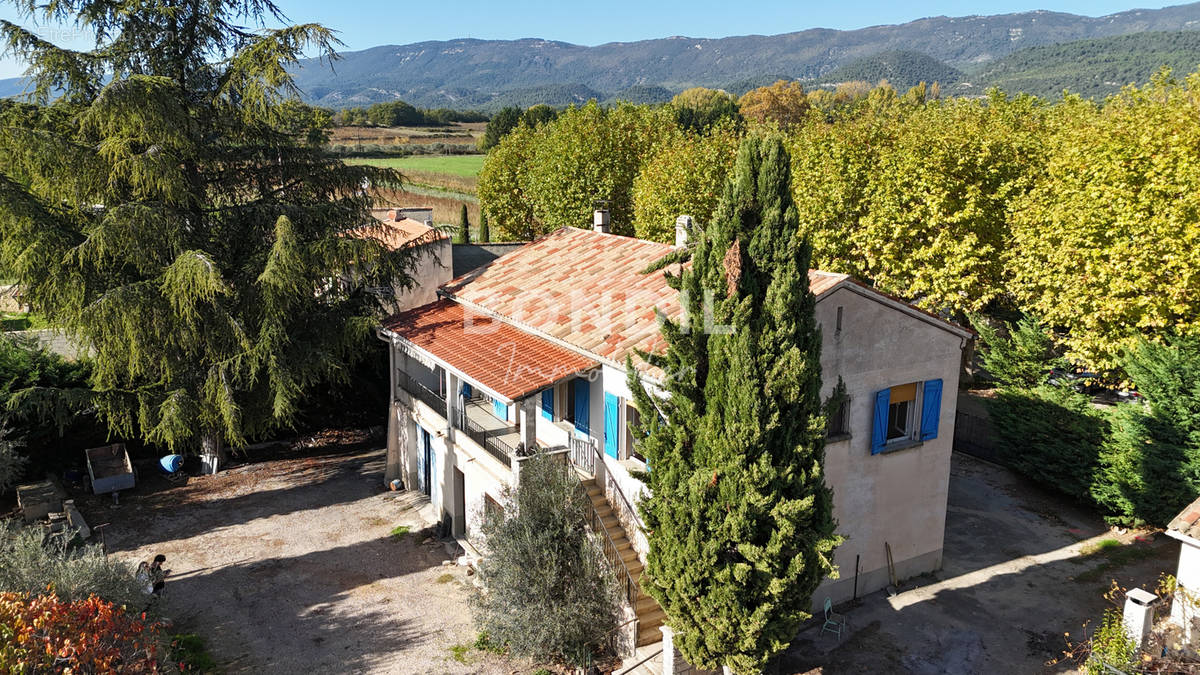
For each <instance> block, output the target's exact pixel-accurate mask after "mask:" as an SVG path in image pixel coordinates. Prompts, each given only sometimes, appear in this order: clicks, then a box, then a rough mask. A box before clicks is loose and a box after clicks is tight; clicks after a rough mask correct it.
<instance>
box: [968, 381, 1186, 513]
mask: <svg viewBox="0 0 1200 675" xmlns="http://www.w3.org/2000/svg"><path fill="white" fill-rule="evenodd" d="M987 407H988V416H989V417H990V418H991V423H992V428H993V429H995V433H996V445H997V448H998V450H999V451H1000V458H1001V460H1002V461H1003V462H1004V463H1006V464H1008V465H1009V466H1011V467H1012V468H1014V469H1016V470H1017V471H1019V472H1021V473H1023V474H1025V475H1026V476H1028V477H1029V478H1031V479H1033V480H1034V481H1036V482H1038V483H1041V484H1042V485H1045V486H1046V487H1048V488H1050V489H1053V490H1058V491H1060V492H1063V493H1065V494H1067V495H1070V496H1071V497H1074V498H1075V499H1079V500H1083V501H1090V500H1091V498H1092V484H1093V480H1094V477H1095V475H1096V470H1097V468H1098V466H1099V455H1100V450H1101V446H1102V445H1103V444H1104V440H1105V438H1106V437H1107V435H1108V420H1107V419H1106V416H1105V414H1104V413H1103V412H1101V411H1099V410H1097V409H1095V408H1094V407H1093V406H1092V404H1091V401H1090V399H1089V398H1088V397H1087V396H1085V395H1083V394H1080V393H1079V392H1076V391H1074V390H1072V389H1068V388H1064V387H1055V386H1051V385H1045V384H1044V385H1040V386H1038V387H1034V388H1032V389H1020V388H1016V387H1007V388H1004V389H1001V390H1000V391H999V392H997V395H996V397H995V398H994V399H989V400H988V402H987ZM1180 508H1182V506H1181V507H1180Z"/></svg>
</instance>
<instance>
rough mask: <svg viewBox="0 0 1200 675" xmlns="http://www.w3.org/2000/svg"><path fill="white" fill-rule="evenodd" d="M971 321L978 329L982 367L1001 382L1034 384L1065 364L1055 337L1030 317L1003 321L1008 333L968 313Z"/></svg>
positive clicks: (1027, 385) (1002, 384)
mask: <svg viewBox="0 0 1200 675" xmlns="http://www.w3.org/2000/svg"><path fill="white" fill-rule="evenodd" d="M971 325H972V326H974V328H975V331H976V332H977V333H979V356H980V358H981V359H982V361H983V368H984V370H986V371H987V372H988V374H989V375H991V376H992V378H993V379H995V380H996V382H997V383H999V384H1000V385H1001V386H1007V387H1036V386H1038V385H1040V384H1045V383H1046V381H1047V380H1049V379H1050V373H1051V371H1053V370H1065V369H1066V368H1067V362H1066V360H1065V359H1063V358H1062V357H1061V356H1059V355H1058V353H1057V351H1056V348H1055V345H1054V339H1053V338H1052V337H1051V336H1050V335H1049V334H1048V333H1047V332H1046V331H1045V330H1044V329H1043V328H1042V327H1041V326H1040V325H1039V324H1038V322H1037V320H1035V319H1034V318H1033V317H1030V316H1026V317H1023V318H1021V320H1019V321H1017V323H1016V324H1011V323H1006V324H1004V332H1005V333H1006V334H1007V337H1004V336H1003V335H1001V331H1000V330H998V329H997V328H995V327H994V326H992V325H991V324H989V323H988V322H987V321H986V320H983V319H982V317H980V316H979V315H973V316H972V317H971Z"/></svg>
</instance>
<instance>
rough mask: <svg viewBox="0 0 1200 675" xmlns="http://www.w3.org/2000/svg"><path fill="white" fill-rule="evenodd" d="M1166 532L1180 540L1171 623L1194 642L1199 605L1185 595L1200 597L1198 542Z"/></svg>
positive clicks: (1186, 638)
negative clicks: (1176, 588)
mask: <svg viewBox="0 0 1200 675" xmlns="http://www.w3.org/2000/svg"><path fill="white" fill-rule="evenodd" d="M1168 534H1171V536H1173V537H1175V538H1176V539H1179V540H1180V543H1179V569H1177V570H1176V571H1175V579H1176V580H1177V581H1178V582H1179V590H1178V591H1177V592H1176V597H1175V599H1174V600H1175V601H1174V602H1172V603H1171V623H1173V624H1175V625H1177V626H1179V627H1180V628H1182V629H1183V635H1184V639H1185V640H1187V641H1188V642H1189V643H1191V644H1195V643H1196V641H1197V638H1200V635H1197V631H1196V628H1197V626H1196V622H1197V621H1198V620H1200V607H1198V606H1197V605H1196V604H1195V603H1193V602H1189V601H1188V600H1187V596H1190V597H1192V598H1200V542H1197V541H1196V540H1195V539H1191V538H1187V537H1181V536H1178V535H1175V534H1173V533H1168Z"/></svg>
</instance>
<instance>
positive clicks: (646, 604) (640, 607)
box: [633, 595, 660, 616]
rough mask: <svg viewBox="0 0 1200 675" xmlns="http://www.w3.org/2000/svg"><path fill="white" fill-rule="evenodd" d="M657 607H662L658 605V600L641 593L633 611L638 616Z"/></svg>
mask: <svg viewBox="0 0 1200 675" xmlns="http://www.w3.org/2000/svg"><path fill="white" fill-rule="evenodd" d="M655 609H660V608H659V606H658V601H657V600H655V599H654V598H652V597H650V596H648V595H639V596H638V599H637V604H636V605H634V606H633V611H634V613H636V614H637V615H638V616H641V615H642V614H644V613H647V612H650V611H652V610H655Z"/></svg>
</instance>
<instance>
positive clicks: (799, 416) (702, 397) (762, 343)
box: [630, 138, 839, 673]
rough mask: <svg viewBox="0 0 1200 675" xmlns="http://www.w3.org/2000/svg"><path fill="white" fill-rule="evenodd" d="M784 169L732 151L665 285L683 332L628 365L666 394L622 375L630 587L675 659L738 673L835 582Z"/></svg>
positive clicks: (811, 333)
mask: <svg viewBox="0 0 1200 675" xmlns="http://www.w3.org/2000/svg"><path fill="white" fill-rule="evenodd" d="M789 165H790V162H789V158H788V155H787V151H786V150H784V148H783V144H782V142H781V141H779V140H778V139H775V138H771V139H759V138H749V139H746V140H745V141H743V143H742V146H741V148H740V150H739V152H738V158H737V164H736V166H735V169H734V172H733V174H732V175H731V176H730V178H729V180H728V182H727V183H726V186H725V191H724V194H723V197H722V200H721V204H720V206H719V207H718V210H717V214H716V217H715V218H714V221H713V222H712V223H711V224H709V225H708V227H707V228H706V229H705V231H704V232H703V233H702V234H701V236H700V237H699V240H698V241H696V242H695V245H694V247H693V248H692V249H691V250H690V252H689V253H688V255H687V256H686V257H690V258H691V265H690V267H684V268H683V270H682V272H681V273H680V275H679V276H671V277H669V278H670V279H671V283H672V285H673V286H674V287H675V288H676V289H678V290H680V291H681V292H682V295H681V299H682V301H683V307H684V317H683V320H681V321H678V322H676V321H671V320H665V319H664V323H663V328H662V330H663V334H664V337H665V338H666V341H667V345H668V347H667V350H666V352H665V353H663V354H657V355H655V354H643V355H642V356H643V358H645V359H647V360H648V361H649V362H650V363H651V364H652V365H655V366H658V367H659V368H662V369H663V370H664V371H665V373H666V375H667V377H666V380H665V389H666V392H667V393H668V394H669V396H668V397H666V398H659V397H656V396H653V395H651V394H649V393H648V392H647V390H646V389H645V388H644V387H643V386H642V384H641V382H640V381H639V380H638V378H637V377H636V375H635V374H634V373H635V371H634V370H633V368H632V363H630V373H631V376H630V386H631V388H632V389H633V392H634V398H635V402H636V404H637V407H638V410H639V412H640V413H641V420H642V421H643V425H642V428H641V429H639V430H638V431H640V432H641V433H642V434H643V435H644V438H643V440H642V441H641V443H640V444H639V449H640V451H641V452H642V453H643V454H644V455H645V456H646V458H647V461H648V463H649V465H650V467H651V471H650V472H649V474H648V481H649V486H650V496H649V497H648V498H647V499H646V500H645V501H644V502H643V503H642V513H643V516H644V520H645V524H646V527H647V529H648V530H649V543H650V552H649V555H648V558H647V564H646V570H645V573H644V575H643V576H642V580H641V583H642V585H643V587H644V589H645V591H646V592H647V593H648V594H649V595H651V596H653V597H654V598H655V599H656V600H658V602H659V604H661V605H662V607H663V609H664V610H665V611H666V613H667V623H668V625H670V626H671V627H672V628H673V629H674V630H675V631H676V645H677V646H678V648H679V650H680V652H681V653H682V654H683V655H684V657H686V658H687V659H688V660H689V661H690V662H692V663H693V664H695V665H697V666H700V667H703V668H718V667H720V666H722V665H727V666H729V667H730V668H731V669H733V670H734V671H735V672H738V673H751V672H758V671H760V670H761V669H762V668H763V666H764V665H765V664H766V663H767V662H768V660H770V659H771V658H772V657H773V656H775V655H777V654H779V653H781V652H782V651H783V650H784V649H786V648H787V646H788V644H789V643H790V642H791V640H792V638H793V637H794V636H795V634H796V631H797V630H798V629H799V627H800V625H801V623H802V622H803V621H805V620H806V619H808V618H809V616H810V615H809V613H808V611H807V610H808V608H809V606H810V602H811V596H812V593H813V591H814V590H815V589H816V587H817V585H818V584H819V583H820V582H821V580H822V579H824V578H825V577H826V576H829V575H830V574H833V573H835V570H834V567H833V565H832V551H833V549H834V547H835V546H836V545H837V543H838V541H839V539H838V537H837V536H836V535H835V534H834V521H833V501H832V494H831V492H830V490H829V488H828V487H826V485H825V480H824V468H823V463H824V457H825V418H824V409H823V405H822V401H821V396H820V394H821V365H820V353H821V335H820V329H819V327H818V326H817V323H816V320H815V318H814V310H815V307H816V300H815V298H814V296H813V294H812V293H811V292H810V291H809V287H808V266H809V259H810V256H811V249H810V246H809V244H808V242H807V241H806V240H804V239H802V238H801V237H800V235H799V234H798V232H799V227H798V222H797V216H796V209H795V206H794V205H793V203H792V197H791V191H790V188H789V174H790V168H789ZM681 257H685V256H675V257H674V258H673V260H679V259H680V258H681ZM706 295H707V296H708V297H710V298H711V302H707V301H706V299H705V298H706ZM706 305H709V306H710V307H711V310H710V311H711V314H709V317H710V319H709V320H708V321H707V322H706V317H705V313H706ZM706 323H707V324H709V325H710V326H713V327H712V328H711V329H709V327H707V326H706ZM722 326H725V328H722Z"/></svg>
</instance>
